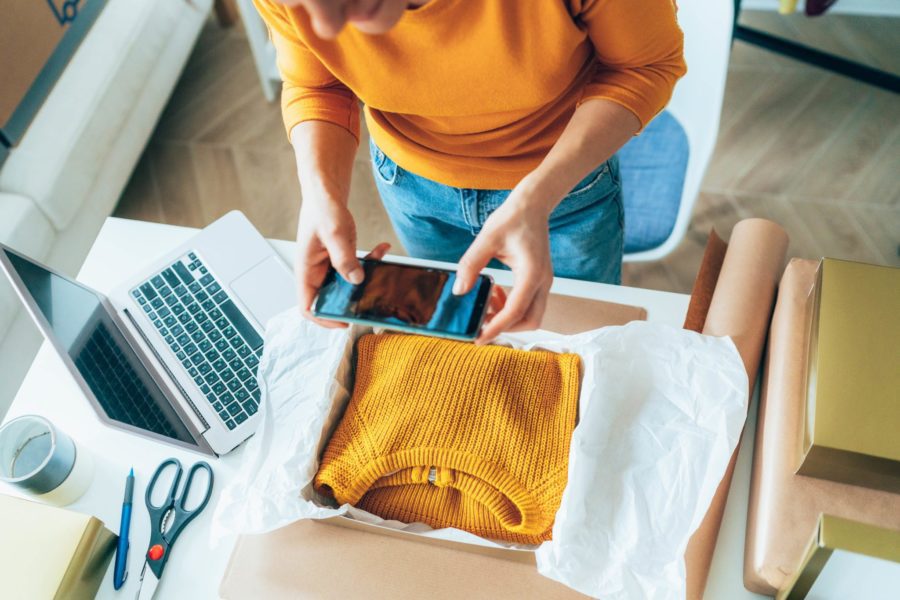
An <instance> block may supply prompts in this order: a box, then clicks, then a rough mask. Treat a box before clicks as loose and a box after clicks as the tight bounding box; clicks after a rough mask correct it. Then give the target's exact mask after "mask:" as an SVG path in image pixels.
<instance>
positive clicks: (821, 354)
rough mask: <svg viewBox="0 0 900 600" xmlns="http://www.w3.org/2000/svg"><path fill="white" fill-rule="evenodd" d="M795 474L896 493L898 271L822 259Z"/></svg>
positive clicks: (899, 453) (899, 444) (899, 487)
mask: <svg viewBox="0 0 900 600" xmlns="http://www.w3.org/2000/svg"><path fill="white" fill-rule="evenodd" d="M810 301H811V302H812V303H813V305H812V307H811V308H812V317H811V322H810V338H809V339H810V348H809V369H808V376H807V377H808V379H807V382H808V385H807V390H808V394H807V403H806V415H805V428H804V434H803V442H802V444H803V447H802V451H801V461H800V465H799V468H798V469H797V473H798V474H800V475H807V476H810V477H817V478H819V479H829V480H831V481H839V482H843V483H849V484H852V485H859V486H864V487H869V488H874V489H880V490H884V491H888V492H893V493H900V434H898V431H900V269H895V268H891V267H881V266H875V265H867V264H862V263H855V262H850V261H844V260H835V259H830V258H826V259H823V260H822V263H821V264H820V265H819V270H818V273H817V280H816V285H815V287H814V288H813V292H812V293H811V296H810Z"/></svg>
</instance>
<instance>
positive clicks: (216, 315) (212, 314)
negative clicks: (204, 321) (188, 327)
mask: <svg viewBox="0 0 900 600" xmlns="http://www.w3.org/2000/svg"><path fill="white" fill-rule="evenodd" d="M204 308H206V307H205V306H204ZM209 318H210V319H213V320H214V321H218V320H219V319H221V318H222V311H221V310H219V309H218V308H213V309H212V310H211V311H209Z"/></svg>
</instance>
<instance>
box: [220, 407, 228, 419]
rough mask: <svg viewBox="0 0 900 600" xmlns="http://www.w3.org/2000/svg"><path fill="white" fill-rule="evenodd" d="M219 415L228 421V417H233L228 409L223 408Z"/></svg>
mask: <svg viewBox="0 0 900 600" xmlns="http://www.w3.org/2000/svg"><path fill="white" fill-rule="evenodd" d="M219 417H220V418H221V419H222V420H223V421H226V420H228V419H230V418H231V415H229V414H228V411H227V410H225V409H222V410H220V411H219Z"/></svg>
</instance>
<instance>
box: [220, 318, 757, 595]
mask: <svg viewBox="0 0 900 600" xmlns="http://www.w3.org/2000/svg"><path fill="white" fill-rule="evenodd" d="M370 331H371V329H369V328H365V327H359V326H352V327H350V328H349V329H324V328H322V327H319V326H317V325H315V324H314V323H312V322H310V321H307V320H305V319H303V318H302V317H301V316H300V315H299V313H298V311H297V310H296V309H291V310H289V311H287V312H285V313H283V314H281V315H279V316H277V317H275V318H274V319H273V320H272V321H271V322H270V323H269V326H268V327H267V334H266V343H265V351H264V354H263V358H262V361H261V363H260V366H259V380H260V386H261V388H262V399H263V400H262V409H261V417H262V418H261V419H260V425H259V429H258V430H257V433H256V435H255V436H254V437H253V438H251V439H250V440H249V441H248V442H247V447H246V448H245V449H244V455H243V462H242V464H241V466H240V469H239V471H238V473H237V474H236V476H235V477H234V479H233V480H232V481H231V482H230V483H229V484H228V485H227V486H226V487H225V488H224V489H223V490H222V493H221V496H220V499H219V502H218V503H217V505H216V509H215V514H214V516H213V525H212V536H213V538H214V539H218V538H221V537H222V536H224V535H227V534H229V533H238V534H244V533H263V532H266V531H271V530H273V529H277V528H279V527H283V526H285V525H288V524H290V523H293V522H295V521H297V520H299V519H321V518H328V517H334V516H337V515H346V516H349V517H351V518H354V519H358V520H361V521H365V522H368V523H372V524H376V525H380V526H384V527H391V528H396V529H404V530H407V531H412V532H416V533H418V534H420V535H425V536H430V537H439V538H442V539H449V540H455V541H461V542H466V543H473V544H480V545H487V546H497V547H505V548H517V549H532V550H535V552H536V559H537V568H538V571H539V572H540V573H541V574H543V575H544V576H546V577H550V578H552V579H555V580H557V581H560V582H562V583H564V584H565V585H568V586H569V587H572V588H574V589H576V590H578V591H580V592H582V593H585V594H588V595H590V596H594V597H599V598H610V599H624V598H683V597H684V596H685V570H684V551H685V548H686V546H687V543H688V539H689V538H690V536H691V534H692V533H693V532H694V530H696V528H697V527H698V526H699V525H700V522H701V520H702V518H703V516H704V514H705V513H706V510H707V508H708V507H709V504H710V502H711V500H712V497H713V494H714V493H715V490H716V487H717V485H718V483H719V481H720V480H721V479H722V475H723V474H724V472H725V469H726V467H727V464H728V461H729V459H730V457H731V454H732V452H733V451H734V448H735V447H736V445H737V441H738V438H739V436H740V433H741V429H742V427H743V423H744V419H745V417H746V414H747V402H748V382H747V374H746V371H745V370H744V366H743V363H742V362H741V357H740V355H739V354H738V351H737V349H736V348H735V346H734V344H733V343H732V341H731V340H730V339H729V338H725V337H722V338H719V337H711V336H704V335H700V334H697V333H694V332H690V331H686V330H683V329H676V328H674V327H670V326H666V325H660V324H654V323H648V322H641V321H636V322H633V323H629V324H628V325H625V326H622V327H604V328H602V329H598V330H595V331H589V332H585V333H581V334H578V335H571V336H561V335H558V334H554V333H551V332H546V331H535V332H529V333H518V334H509V335H505V336H502V337H501V338H500V339H499V340H498V343H501V344H505V345H509V346H512V347H516V348H522V349H526V350H528V349H535V348H541V349H545V350H551V351H556V352H575V353H577V354H578V355H580V356H581V359H582V368H583V371H582V374H583V379H582V386H581V396H580V399H579V421H578V424H577V426H576V427H575V430H574V432H573V436H572V443H571V447H570V452H569V481H568V485H567V486H566V489H565V491H564V493H563V498H562V502H561V504H560V508H559V511H558V512H557V515H556V522H555V524H554V526H553V540H552V541H549V542H545V543H543V544H541V545H540V546H537V547H527V546H514V545H511V544H506V543H502V542H493V541H489V540H485V539H483V538H480V537H477V536H475V535H472V534H470V533H468V532H465V531H460V530H457V529H438V530H433V529H431V528H430V527H428V526H427V525H424V524H422V523H414V524H404V523H400V522H397V521H385V520H383V519H381V518H379V517H377V516H375V515H372V514H370V513H367V512H365V511H362V510H359V509H356V508H354V507H351V506H348V505H344V506H340V507H334V506H332V505H330V504H329V502H328V500H327V499H326V498H323V497H321V496H319V494H317V493H316V492H315V491H314V490H313V486H312V481H313V478H314V476H315V473H316V470H317V469H318V457H319V456H320V454H321V452H322V451H323V449H324V447H325V444H326V443H327V440H328V438H329V436H330V434H331V432H332V431H333V430H334V428H335V427H336V425H337V423H338V421H339V419H340V417H341V415H342V413H343V410H344V407H345V406H346V403H347V401H348V400H349V398H350V393H351V392H352V371H353V364H352V361H353V347H354V345H355V341H356V339H358V338H359V336H361V335H363V334H365V333H368V332H370Z"/></svg>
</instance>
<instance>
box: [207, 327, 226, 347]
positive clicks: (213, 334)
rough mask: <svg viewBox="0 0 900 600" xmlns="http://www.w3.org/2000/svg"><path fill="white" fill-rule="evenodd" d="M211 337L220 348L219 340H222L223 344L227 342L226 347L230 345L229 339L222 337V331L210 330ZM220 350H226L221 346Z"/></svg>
mask: <svg viewBox="0 0 900 600" xmlns="http://www.w3.org/2000/svg"><path fill="white" fill-rule="evenodd" d="M209 339H211V340H212V341H214V342H216V348H219V342H220V341H221V342H222V343H223V344H225V346H226V347H227V346H228V340H223V339H222V334H221V333H220V332H218V331H210V332H209ZM219 350H224V348H219Z"/></svg>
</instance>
